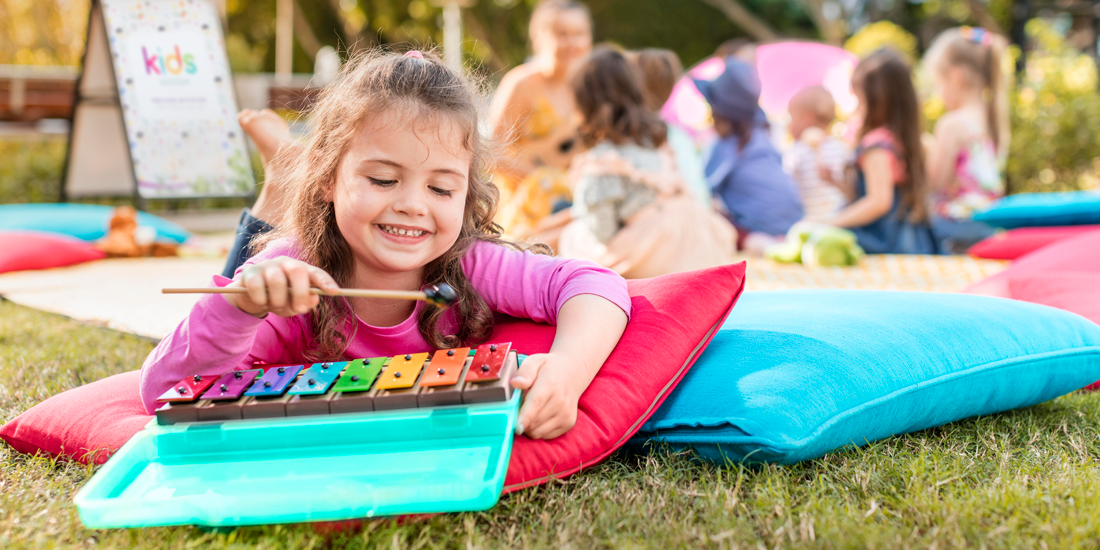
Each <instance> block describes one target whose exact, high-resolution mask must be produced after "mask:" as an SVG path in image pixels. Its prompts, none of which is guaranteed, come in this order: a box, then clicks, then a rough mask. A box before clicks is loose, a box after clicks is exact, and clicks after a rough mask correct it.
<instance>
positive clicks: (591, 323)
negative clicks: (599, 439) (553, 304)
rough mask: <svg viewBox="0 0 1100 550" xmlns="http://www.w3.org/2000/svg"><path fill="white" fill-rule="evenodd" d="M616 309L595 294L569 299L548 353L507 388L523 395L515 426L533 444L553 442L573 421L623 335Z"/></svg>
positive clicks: (530, 360)
mask: <svg viewBox="0 0 1100 550" xmlns="http://www.w3.org/2000/svg"><path fill="white" fill-rule="evenodd" d="M626 322H627V317H626V313H624V312H623V310H622V309H620V308H619V306H617V305H615V304H614V303H612V302H611V301H609V300H606V299H604V298H601V297H599V296H596V295H594V294H580V295H577V296H574V297H573V298H570V299H569V300H568V301H567V302H565V304H563V305H562V307H561V310H560V311H558V330H557V334H556V335H555V337H554V344H553V345H552V346H551V347H550V353H544V354H538V355H532V356H530V357H528V358H527V360H526V361H524V362H523V367H522V368H520V370H519V374H518V376H517V377H516V378H514V379H513V380H512V385H513V386H514V387H516V388H518V389H521V390H524V391H525V392H527V395H526V399H525V402H524V404H523V409H522V410H521V411H520V416H519V422H520V426H521V427H522V429H523V433H524V434H526V435H527V436H528V437H531V438H534V439H553V438H555V437H558V436H559V435H562V434H564V433H565V432H567V431H569V429H570V428H572V427H573V424H575V423H576V421H577V403H578V402H579V401H580V397H581V394H582V393H584V390H586V389H587V388H588V385H589V384H590V383H591V382H592V379H593V378H595V377H596V373H597V372H599V370H600V367H602V366H603V363H604V361H606V360H607V357H608V356H609V355H611V351H612V350H614V349H615V346H616V345H617V344H618V343H619V338H620V337H622V335H623V331H625V330H626Z"/></svg>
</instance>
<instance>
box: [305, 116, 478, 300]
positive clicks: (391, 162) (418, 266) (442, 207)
mask: <svg viewBox="0 0 1100 550" xmlns="http://www.w3.org/2000/svg"><path fill="white" fill-rule="evenodd" d="M470 160H471V155H470V153H469V152H468V151H467V150H466V148H465V147H464V145H463V140H462V135H461V133H460V132H459V129H458V128H457V125H455V124H453V123H451V122H450V121H448V120H446V117H431V118H430V119H424V118H421V117H419V116H417V113H416V110H415V109H408V108H398V109H390V110H388V111H387V112H385V113H382V114H380V115H377V116H372V117H370V118H368V119H367V120H366V121H364V122H363V124H361V125H360V128H359V130H358V131H357V132H356V135H355V137H354V138H353V139H352V141H351V143H350V145H349V146H348V149H347V151H346V152H345V153H344V156H343V158H342V159H341V160H340V164H339V166H338V168H337V170H336V181H335V184H334V185H333V187H332V188H331V190H330V191H329V195H330V196H328V197H326V198H327V199H329V200H331V201H332V202H333V203H334V209H335V213H336V224H337V226H338V227H339V228H340V233H341V234H342V235H343V236H344V239H345V240H347V242H348V245H349V246H350V247H351V250H352V252H353V253H354V255H355V260H356V273H357V276H361V275H364V273H362V272H361V269H366V270H367V271H368V272H370V273H372V274H375V275H379V276H384V277H385V276H393V275H400V274H405V273H408V274H413V273H415V274H416V276H417V280H419V275H420V273H421V270H422V269H423V267H424V266H425V265H427V264H428V263H429V262H431V261H432V260H435V259H436V258H438V257H440V256H442V255H443V254H444V253H445V252H446V251H447V250H448V249H450V248H451V247H452V246H453V245H454V244H455V241H456V240H458V235H459V232H460V231H461V229H462V218H463V212H464V210H465V207H466V192H467V189H468V185H469V176H470Z"/></svg>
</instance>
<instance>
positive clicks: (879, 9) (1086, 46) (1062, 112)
mask: <svg viewBox="0 0 1100 550" xmlns="http://www.w3.org/2000/svg"><path fill="white" fill-rule="evenodd" d="M279 1H280V0H221V5H222V7H223V9H224V13H225V18H226V28H227V35H226V46H227V49H228V54H229V59H230V62H231V64H232V67H233V70H234V71H235V72H236V73H237V74H238V75H245V74H249V73H261V74H262V73H272V72H274V71H275V64H276V60H275V57H276V55H275V49H276V48H275V44H276V12H277V4H278V2H279ZM282 1H283V2H287V5H292V7H293V31H294V32H293V36H294V40H293V56H292V68H291V70H292V72H294V73H297V74H308V73H312V72H313V70H314V63H315V59H316V56H317V54H318V52H319V51H320V50H321V49H322V48H324V47H326V46H329V47H332V48H335V49H336V50H337V52H338V53H339V55H341V56H342V57H345V58H346V57H347V56H348V55H351V54H354V52H356V51H358V50H360V49H362V48H370V47H375V46H385V45H392V44H400V43H412V44H415V45H417V46H418V47H428V46H432V45H439V44H442V42H443V25H444V22H443V8H442V6H441V2H439V1H438V0H312V1H305V0H282ZM89 2H90V0H0V96H3V95H4V94H5V92H8V91H9V90H8V89H7V88H5V86H9V88H10V84H6V81H5V80H4V78H3V73H4V71H3V68H4V67H8V66H21V65H32V66H38V67H54V68H55V69H54V70H55V72H56V71H61V72H62V73H64V72H65V71H68V72H69V74H74V75H75V74H76V71H77V70H78V69H77V67H79V65H80V62H81V55H82V53H83V51H84V40H85V31H86V27H87V16H88V9H89ZM535 3H536V0H476V1H470V0H466V1H465V2H464V4H465V6H464V8H463V9H462V19H461V21H462V32H463V42H462V46H463V59H464V62H465V64H466V66H467V67H468V68H469V69H470V70H471V71H475V72H478V73H480V74H481V75H482V76H483V77H484V78H485V79H486V81H487V82H489V83H490V88H491V87H492V84H493V83H495V82H497V81H499V79H500V77H501V76H502V75H503V74H504V73H505V72H506V71H507V69H509V68H511V67H514V66H516V65H517V64H519V63H521V62H522V61H523V60H524V59H525V58H526V57H527V56H528V55H529V43H528V38H527V22H528V20H529V18H530V13H531V10H532V9H533V6H534V4H535ZM586 4H588V5H589V6H590V8H591V10H592V15H593V18H594V22H595V40H596V41H597V42H611V43H616V44H619V45H622V46H624V47H626V48H642V47H649V46H659V47H664V48H669V49H672V50H674V51H676V53H678V54H679V55H680V58H681V59H682V60H683V62H684V64H685V66H688V67H690V66H691V65H692V64H694V63H696V62H698V61H700V60H702V59H704V58H706V57H707V56H709V55H712V54H713V52H714V49H715V48H716V47H717V46H718V45H720V44H721V43H723V42H725V41H728V40H731V39H736V38H746V39H751V40H755V41H770V40H776V39H805V40H816V41H822V42H826V43H831V44H835V45H839V46H843V47H845V48H847V49H849V50H850V51H852V52H854V53H856V54H865V53H868V52H870V51H872V50H874V49H876V48H878V47H881V46H883V45H891V46H894V47H895V48H897V49H899V50H901V51H902V52H905V53H906V54H907V55H908V56H909V57H910V58H911V59H912V60H913V61H914V63H915V65H916V67H917V75H916V76H917V81H918V82H920V83H923V84H922V87H923V88H924V91H925V92H926V94H925V95H926V97H927V96H929V95H930V93H928V92H930V89H929V86H928V84H927V81H928V79H927V78H922V76H921V74H920V72H921V71H920V70H919V60H920V58H921V55H922V54H923V52H924V49H925V48H926V47H927V46H928V45H929V44H930V42H931V40H932V39H933V38H934V37H935V36H936V35H937V34H938V33H939V32H940V31H942V30H943V29H946V28H949V27H954V26H957V25H961V24H967V25H974V26H983V27H986V28H989V29H992V30H995V31H997V32H1001V33H1004V34H1005V35H1006V36H1009V37H1010V38H1011V39H1012V41H1013V42H1014V45H1013V47H1012V49H1011V55H1012V59H1011V60H1010V62H1011V63H1012V64H1013V66H1014V67H1015V68H1017V69H1018V72H1017V74H1016V76H1017V78H1016V79H1014V85H1013V88H1012V91H1011V112H1012V132H1013V140H1012V151H1011V154H1010V156H1009V161H1008V166H1007V173H1006V177H1007V182H1008V188H1009V192H1010V193H1019V192H1034V191H1065V190H1078V189H1095V188H1100V89H1098V87H1100V79H1098V76H1097V75H1098V72H1097V51H1098V49H1100V41H1098V38H1100V36H1098V34H1100V32H1098V31H1100V4H1098V3H1097V2H1094V1H1081V0H1054V1H1045V0H1043V1H1041V0H674V1H673V0H587V1H586ZM8 68H10V67H8ZM66 68H68V69H66ZM5 97H6V96H5ZM0 99H2V98H0ZM0 103H3V101H2V100H0ZM941 112H942V105H940V104H938V103H937V102H936V101H934V100H929V101H926V102H925V114H926V122H927V123H928V126H926V128H930V127H931V123H933V122H934V121H935V119H936V117H938V116H939V114H940V113H941ZM8 118H11V117H8ZM65 130H66V126H65V125H64V124H63V123H62V122H60V121H52V120H49V119H47V120H45V121H42V120H37V121H34V125H33V127H30V128H29V129H28V127H27V125H26V124H22V125H20V124H17V123H16V124H11V123H9V124H5V125H4V126H3V127H2V128H0V159H2V162H0V202H39V201H53V200H56V198H57V196H58V189H59V186H60V177H61V170H62V165H63V163H64V157H65V139H64V131H65ZM258 169H259V168H258V167H257V170H258ZM93 200H94V199H93ZM105 200H107V201H109V200H110V199H105ZM242 204H243V203H242ZM235 205H236V204H235V203H234V199H221V200H220V201H214V202H213V203H209V201H208V204H202V205H189V206H200V207H201V206H227V207H229V206H235ZM177 207H180V204H179V203H177V202H175V201H166V202H165V203H163V204H160V205H156V206H154V208H169V209H172V208H177Z"/></svg>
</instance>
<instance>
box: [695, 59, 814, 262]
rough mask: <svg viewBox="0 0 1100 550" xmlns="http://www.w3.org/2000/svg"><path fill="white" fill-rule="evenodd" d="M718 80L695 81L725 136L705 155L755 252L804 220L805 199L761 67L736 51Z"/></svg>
mask: <svg viewBox="0 0 1100 550" xmlns="http://www.w3.org/2000/svg"><path fill="white" fill-rule="evenodd" d="M725 61H726V67H725V71H723V72H722V74H721V75H719V76H718V78H716V79H714V80H709V81H708V80H695V86H696V87H697V88H698V89H699V91H700V92H701V93H702V94H703V97H704V98H706V100H707V103H709V104H710V108H711V113H712V115H713V118H714V129H715V131H716V132H717V133H718V136H719V139H718V141H717V142H716V143H715V144H714V146H713V147H711V149H710V151H708V153H707V155H706V158H705V165H706V166H705V174H706V177H707V183H708V184H709V185H710V188H711V192H712V193H713V194H714V197H715V199H716V201H717V202H718V203H719V205H720V206H721V207H724V210H725V213H726V216H727V217H728V218H729V219H730V221H732V222H733V224H734V225H735V226H736V227H737V229H738V231H739V233H740V234H741V235H742V236H743V240H742V243H741V244H742V247H743V248H745V249H747V250H748V251H749V252H752V253H761V252H762V251H763V249H764V248H766V247H767V246H770V245H772V244H775V243H776V242H780V241H781V240H782V239H783V237H784V236H785V235H786V233H787V231H788V230H789V229H790V228H791V226H792V225H794V224H795V223H796V222H798V221H799V220H801V219H802V216H803V212H802V201H801V198H800V197H799V195H798V190H797V188H796V187H795V185H794V182H792V181H791V178H790V176H788V175H787V173H786V172H784V171H783V159H782V157H781V156H780V154H779V152H778V151H776V149H775V146H774V145H772V142H771V138H770V136H769V132H768V125H767V119H766V118H765V117H764V116H763V112H762V111H761V109H760V102H759V100H760V80H759V78H757V75H756V70H755V69H754V68H753V67H752V66H750V65H748V64H746V63H744V62H742V61H740V60H738V59H737V58H736V57H733V56H730V57H727V58H726V60H725Z"/></svg>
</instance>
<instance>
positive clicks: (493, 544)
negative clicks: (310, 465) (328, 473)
mask: <svg viewBox="0 0 1100 550" xmlns="http://www.w3.org/2000/svg"><path fill="white" fill-rule="evenodd" d="M152 347H153V344H151V343H150V342H149V341H147V340H142V339H139V338H136V337H132V336H127V335H123V334H119V333H116V332H112V331H109V330H105V329H101V328H97V327H93V326H88V325H84V324H80V323H77V322H74V321H71V320H69V319H65V318H63V317H59V316H56V315H51V314H47V313H42V312H39V311H35V310H31V309H27V308H24V307H20V306H16V305H14V304H12V303H10V302H5V301H0V373H2V374H0V420H3V421H7V420H9V419H11V418H13V417H15V416H16V415H17V414H19V413H20V412H22V411H24V410H26V409H27V408H29V407H31V406H32V405H34V404H35V403H37V402H39V401H41V400H43V399H45V398H47V397H49V396H51V395H54V394H56V393H58V392H61V391H63V390H66V389H68V388H72V387H74V386H78V385H80V384H83V383H86V382H89V381H92V380H97V379H99V378H102V377H105V376H108V375H110V374H114V373H117V372H123V371H127V370H133V369H136V368H137V367H139V366H140V365H141V362H142V360H143V359H144V358H145V356H146V354H147V353H148V352H149V350H150V349H152ZM1098 429H1100V394H1073V395H1069V396H1066V397H1063V398H1061V399H1057V400H1055V401H1053V402H1050V403H1046V404H1042V405H1039V406H1036V407H1032V408H1030V409H1027V410H1022V411H1016V412H1012V413H1008V414H1002V415H997V416H994V417H989V418H981V419H977V420H968V421H964V422H959V423H955V424H952V425H949V426H946V427H943V428H939V429H934V430H927V431H924V432H920V433H916V434H911V435H907V436H902V437H895V438H892V439H889V440H887V441H883V442H879V443H875V444H873V445H871V446H869V447H866V448H863V449H851V450H846V451H844V452H839V453H835V454H831V455H828V456H826V457H824V458H821V459H818V460H814V461H811V462H806V463H802V464H798V465H795V466H762V467H742V466H738V465H729V466H725V467H718V466H714V465H710V464H700V463H698V462H696V461H693V460H692V459H691V457H690V455H687V454H683V453H673V452H669V451H667V450H664V449H656V450H654V452H652V453H650V454H649V455H648V456H636V455H635V456H626V455H620V456H617V457H615V458H613V459H611V460H609V461H607V462H605V463H604V464H601V465H599V466H596V467H594V468H592V469H590V470H588V471H586V472H584V473H582V474H580V475H576V476H573V477H571V478H569V479H567V480H565V481H563V482H559V483H555V484H551V485H548V486H545V487H541V488H537V489H531V490H527V491H522V492H520V493H517V494H512V495H509V496H506V497H504V498H503V499H502V500H501V502H500V503H499V504H498V505H497V506H496V507H495V508H493V509H492V510H490V511H489V512H484V513H469V514H451V515H444V516H436V517H433V518H431V519H428V520H425V521H419V522H412V523H407V524H404V525H396V524H395V523H394V522H392V521H386V520H375V521H372V522H368V523H366V524H365V526H364V527H363V528H362V529H357V530H352V531H345V532H342V533H335V534H332V533H326V532H322V531H320V530H318V529H316V528H315V527H314V526H312V525H285V526H270V527H249V528H242V529H238V530H236V531H233V532H231V533H227V534H216V533H207V532H204V531H202V530H200V529H198V528H194V527H179V528H161V529H141V530H114V531H93V530H88V529H85V528H84V527H83V526H82V525H81V523H80V520H79V518H78V517H77V513H76V509H75V508H74V507H73V505H72V496H73V494H74V493H75V492H76V490H77V489H78V488H79V487H80V486H81V485H82V484H83V483H84V481H85V480H87V479H88V477H89V476H90V475H91V474H92V473H93V472H92V470H91V469H89V468H87V467H83V466H79V465H73V464H67V463H56V462H53V461H50V460H47V459H42V458H31V457H26V456H22V455H17V454H14V453H13V452H12V451H11V449H10V448H8V447H6V446H0V548H47V547H49V548H52V547H109V548H114V547H142V548H198V547H203V548H205V547H213V548H231V547H232V548H241V547H251V546H260V547H265V548H272V547H294V548H311V547H335V548H344V547H352V548H360V547H364V548H366V547H369V548H375V547H378V548H391V547H392V548H406V547H407V548H498V547H535V548H578V549H586V548H599V547H656V548H679V547H715V548H773V547H777V546H778V547H874V548H891V549H895V548H899V549H900V548H910V547H912V548H918V547H919V548H946V547H974V548H1002V547H1026V548H1066V547H1092V548H1096V547H1100V467H1098V465H1097V458H1098V457H1100V440H1098V438H1097V435H1098V434H1097V432H1098Z"/></svg>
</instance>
